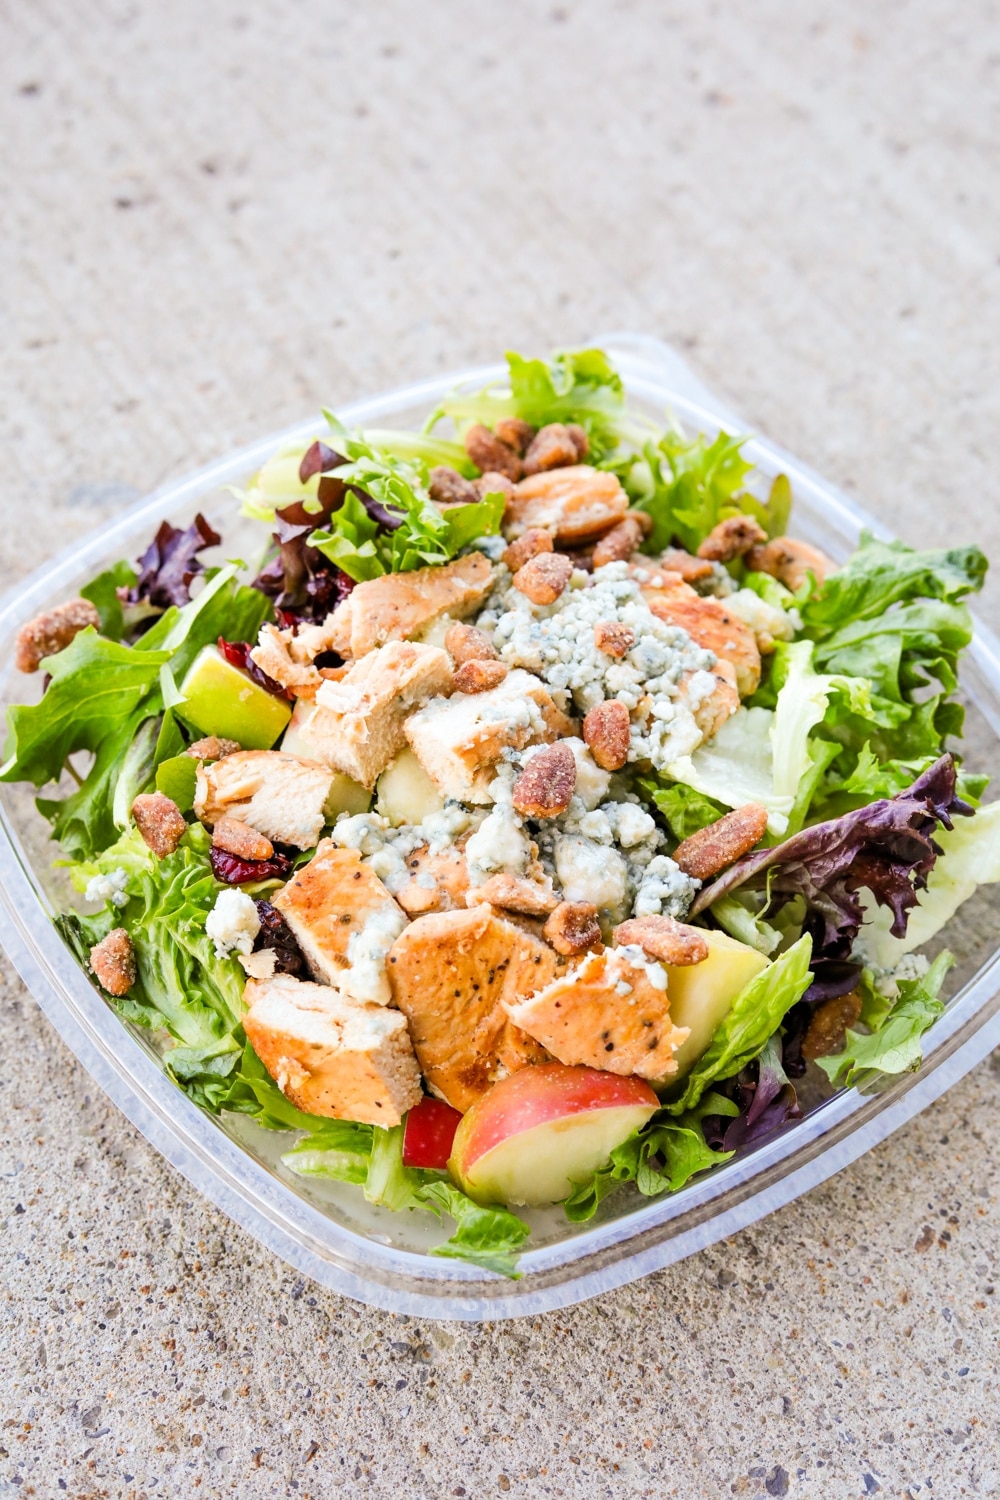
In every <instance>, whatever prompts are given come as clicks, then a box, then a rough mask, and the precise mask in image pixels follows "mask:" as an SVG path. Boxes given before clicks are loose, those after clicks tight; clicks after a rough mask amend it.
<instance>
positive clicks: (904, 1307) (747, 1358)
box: [0, 0, 1000, 1500]
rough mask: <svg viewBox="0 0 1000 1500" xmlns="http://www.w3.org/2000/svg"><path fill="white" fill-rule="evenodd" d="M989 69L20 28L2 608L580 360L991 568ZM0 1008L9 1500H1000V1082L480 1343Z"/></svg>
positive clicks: (935, 56) (625, 43)
mask: <svg viewBox="0 0 1000 1500" xmlns="http://www.w3.org/2000/svg"><path fill="white" fill-rule="evenodd" d="M998 20H1000V17H998V12H997V9H996V5H995V4H994V3H992V0H969V3H967V4H965V5H962V6H955V5H951V4H944V3H943V0H921V3H912V4H903V3H891V4H885V5H882V6H872V5H870V4H867V5H866V4H862V3H860V0H843V3H842V4H840V5H839V6H836V7H834V6H819V5H803V6H796V7H791V6H789V5H784V4H779V3H777V0H763V3H760V4H756V5H753V6H751V5H748V4H744V5H739V6H722V5H714V4H713V5H699V4H695V3H693V0H685V3H679V4H671V5H669V6H663V5H654V4H652V3H634V0H633V3H629V0H623V3H618V4H600V3H597V0H584V3H580V4H572V5H565V6H545V5H530V4H527V3H523V0H522V3H514V4H508V5H505V6H503V7H500V6H489V5H486V4H484V3H479V4H463V3H459V0H440V3H438V4H435V5H433V6H432V5H423V6H420V7H416V6H412V5H410V6H407V5H404V4H402V3H400V0H386V3H383V4H381V5H379V6H377V7H376V6H348V5H346V4H343V3H334V4H325V5H324V4H321V3H319V0H296V3H289V4H286V5H281V6H279V5H276V4H274V3H273V0H265V3H261V4H257V5H254V6H250V5H246V4H244V3H242V0H220V3H218V4H216V5H212V6H206V5H196V4H194V3H191V0H172V3H171V4H170V5H169V6H154V5H152V4H149V3H146V0H139V3H130V0H83V3H82V4H79V5H75V6H69V5H66V4H60V3H59V0H41V3H36V4H33V5H31V6H20V7H16V8H15V7H9V8H8V9H7V10H6V11H4V12H2V13H0V27H2V28H3V45H2V46H0V132H2V134H0V139H2V140H3V142H4V151H3V153H2V156H0V185H2V201H3V204H4V208H3V218H2V226H3V228H2V234H0V326H2V329H3V354H4V357H3V360H2V362H0V441H2V451H3V475H4V485H3V494H2V499H0V507H2V517H3V521H4V525H3V528H2V533H0V558H2V562H3V572H4V581H5V582H11V581H13V580H14V579H15V578H16V577H17V576H18V575H19V574H21V573H23V572H26V571H27V570H29V569H30V568H32V567H34V566H35V565H37V564H38V563H39V562H41V561H42V560H43V559H44V558H45V557H46V556H47V555H49V554H50V553H51V552H53V551H54V550H56V549H57V548H58V547H61V546H62V545H64V543H65V542H66V540H67V538H70V537H72V536H73V535H77V534H82V533H84V532H85V531H88V530H89V529H91V528H92V527H93V526H95V525H96V524H98V523H99V522H101V521H102V520H103V519H105V518H106V517H107V516H108V515H110V514H112V513H113V511H114V510H115V508H116V507H117V506H118V505H120V504H121V503H122V502H123V501H125V500H127V499H128V498H129V497H131V496H133V495H135V494H136V493H138V492H140V491H142V490H145V489H147V488H150V487H151V486H153V485H154V484H156V483H158V482H159V481H161V480H162V479H164V478H165V477H168V476H170V475H174V474H178V473H180V472H182V471H183V470H184V469H186V468H188V467H191V466H192V465H194V464H195V463H198V462H200V461H203V460H205V459H208V458H210V457H212V456H213V455H215V454H217V453H220V452H223V451H225V450H226V449H228V448H229V447H231V446H232V445H234V444H235V443H237V442H241V441H245V440H248V439H250V438H252V437H254V436H256V435H258V434H259V433H260V432H262V431H267V430H270V429H272V428H275V427H277V426H280V425H281V424H282V423H285V422H288V421H290V420H293V419H295V418H296V417H298V416H300V415H301V414H302V413H303V412H305V411H307V410H310V409H312V408H313V407H315V405H316V404H317V403H318V401H319V400H325V401H329V402H333V403H335V402H337V401H341V400H344V399H346V398H348V397H349V396H351V395H354V394H356V393H359V392H362V391H366V390H372V389H377V388H379V387H380V386H383V385H385V384H387V383H390V382H391V383H394V384H395V383H401V382H403V381H405V380H407V379H410V378H413V377H415V376H417V375H419V374H421V373H424V372H426V371H429V370H437V369H442V368H446V367H450V366H454V365H456V364H460V363H463V362H466V361H471V360H478V359H482V358H487V357H492V356H493V355H494V354H495V352H496V351H497V350H498V349H499V348H502V347H506V346H510V345H513V346H528V347H532V348H537V347H544V346H547V345H550V344H552V343H556V342H572V341H576V340H579V339H581V338H583V337H586V336H587V335H588V334H589V333H590V332H592V331H593V330H594V329H596V328H599V327H602V326H603V327H611V326H617V327H623V326H631V327H634V328H638V329H640V330H648V331H651V332H654V333H657V334H660V335H662V336H665V337H667V338H670V339H672V340H674V341H675V342H677V343H678V344H679V345H680V346H682V347H683V348H684V349H685V350H686V351H687V353H688V355H689V357H690V359H691V360H692V362H693V363H694V364H695V366H696V367H697V368H698V369H699V370H700V372H701V373H702V374H703V375H704V376H705V378H706V379H707V380H708V381H709V382H710V383H711V384H713V385H714V386H715V387H716V388H718V389H719V390H720V391H721V392H722V393H724V394H725V395H726V396H727V397H728V398H729V399H730V400H731V401H732V402H733V403H734V404H735V405H737V406H738V407H739V409H740V410H742V411H744V412H746V413H747V415H748V417H749V419H750V420H751V421H752V422H754V423H756V424H758V426H759V427H760V428H761V429H762V430H764V431H766V432H768V433H770V434H771V435H772V436H774V437H776V438H778V439H779V440H780V441H782V442H784V443H785V444H786V445H787V446H788V447H790V448H791V449H792V450H793V451H796V452H798V453H799V454H800V455H801V456H802V457H804V458H806V459H807V460H809V461H811V462H812V463H813V464H814V465H815V466H816V467H818V468H819V469H821V470H823V471H825V472H827V473H829V474H830V475H831V476H832V477H833V478H835V479H836V480H838V481H839V482H840V483H842V484H844V485H845V486H847V487H848V488H849V489H850V490H852V491H854V492H855V493H857V494H859V495H860V496H862V497H864V499H865V500H866V501H867V503H868V504H869V505H871V506H873V507H874V508H876V509H877V510H878V511H879V512H880V514H881V515H883V516H884V517H885V518H886V519H887V520H888V521H889V522H890V523H891V524H892V525H893V526H894V527H896V528H897V529H898V530H899V531H901V532H902V533H903V534H904V535H905V536H906V537H907V538H908V539H910V540H912V541H920V542H928V543H929V542H942V541H945V540H948V539H951V538H955V537H958V536H963V537H976V538H977V539H979V540H980V541H981V542H982V543H983V544H984V545H986V546H988V547H991V548H992V551H993V555H994V557H1000V509H998V505H997V498H996V477H995V462H994V451H995V446H996V432H997V428H998V419H1000V409H998V406H1000V402H998V387H997V382H996V378H995V371H996V345H997V341H998V333H1000V314H998V307H1000V298H998V292H1000V268H998V267H1000V239H998V219H997V214H996V201H997V193H998V186H1000V160H998V155H1000V151H998V144H997V143H998V141H1000V119H998V114H1000V110H998V103H1000V86H998V85H1000V42H998V35H1000V33H998ZM985 610H986V613H987V616H988V617H989V618H991V619H992V621H993V623H994V624H996V623H997V619H998V615H1000V592H998V585H997V583H996V582H994V583H993V584H992V585H991V587H990V589H989V590H988V592H987V595H986V601H985ZM0 1004H2V1017H3V1024H2V1029H0V1136H2V1144H0V1218H2V1224H3V1229H2V1238H0V1263H2V1267H3V1283H2V1296H0V1309H2V1313H0V1423H2V1426H0V1495H12V1496H14V1495H16V1496H28V1495H34V1496H44V1497H49V1496H52V1497H58V1496H60V1495H63V1494H69V1495H73V1496H79V1497H84V1496H86V1497H96V1496H123V1497H126V1496H127V1497H130V1500H141V1497H143V1496H145V1497H148V1500H153V1497H160V1496H181V1497H188V1496H194V1495H198V1496H205V1497H209V1496H236V1495H238V1496H239V1497H241V1500H254V1497H258V1496H260V1497H268V1500H270V1497H273V1496H278V1495H294V1496H299V1497H301V1500H306V1497H307V1496H311V1497H313V1500H319V1497H324V1496H327V1495H332V1494H335V1493H341V1492H346V1493H352V1494H353V1493H371V1494H374V1495H385V1496H404V1495H405V1496H414V1497H438V1496H453V1495H454V1496H470V1497H472V1496H480V1495H490V1494H494V1493H507V1492H510V1493H512V1494H514V1495H523V1496H525V1497H536V1496H543V1495H554V1496H558V1495H566V1496H581V1497H588V1500H590V1497H597V1496H609V1497H615V1500H618V1497H626V1496H629V1497H630V1496H654V1497H659V1496H678V1497H681V1500H700V1497H706V1500H715V1497H719V1496H724V1495H730V1494H732V1495H737V1496H745V1497H748V1500H763V1497H766V1496H782V1495H789V1496H795V1497H808V1500H840V1497H854V1496H863V1495H870V1494H884V1495H892V1496H910V1497H916V1496H920V1497H921V1500H927V1497H938V1500H942V1497H947V1500H951V1497H953V1496H959V1495H976V1496H980V1495H990V1494H995V1493H998V1492H1000V1450H998V1444H997V1436H996V1423H995V1420H994V1412H995V1408H996V1396H997V1334H998V1321H1000V1320H998V1317H997V1308H996V1304H997V1301H998V1300H1000V1299H998V1298H997V1297H996V1296H995V1295H994V1285H995V1281H994V1278H995V1277H996V1276H997V1273H998V1267H997V1251H998V1246H1000V1237H998V1211H1000V1210H998V1201H1000V1178H998V1169H997V1165H996V1162H997V1159H998V1156H997V1145H998V1143H1000V1126H998V1123H997V1121H998V1102H1000V1072H998V1069H997V1067H996V1065H995V1062H990V1063H986V1064H984V1065H983V1066H981V1067H980V1068H978V1069H977V1070H976V1072H975V1073H974V1074H973V1075H971V1076H970V1077H969V1078H968V1079H966V1081H965V1082H964V1083H962V1084H961V1085H960V1086H958V1087H957V1088H955V1089H954V1090H953V1091H952V1093H951V1094H950V1095H949V1096H948V1097H947V1098H945V1099H944V1100H943V1101H942V1102H941V1103H939V1104H938V1105H936V1106H935V1107H934V1108H933V1109H931V1110H930V1111H929V1112H928V1113H927V1114H926V1115H925V1116H923V1117H922V1118H921V1119H920V1120H918V1121H917V1122H915V1123H914V1124H912V1125H911V1126H909V1127H908V1128H907V1129H906V1130H903V1131H901V1132H900V1133H899V1134H897V1135H896V1136H895V1137H894V1138H893V1139H892V1140H891V1141H889V1142H888V1143H887V1144H886V1145H884V1146H883V1147H881V1148H880V1149H879V1150H877V1151H876V1152H874V1153H872V1154H871V1155H870V1156H869V1157H868V1158H866V1159H865V1160H864V1161H862V1162H861V1163H859V1164H858V1165H856V1166H855V1167H853V1168H851V1169H850V1170H849V1171H846V1172H844V1173H843V1174H842V1175H841V1176H840V1177H839V1178H837V1179H836V1180H835V1181H833V1182H831V1183H829V1184H828V1185H827V1186H825V1187H824V1188H822V1189H820V1190H818V1191H816V1192H814V1193H813V1194H811V1195H810V1196H809V1197H808V1198H806V1199H804V1200H802V1201H800V1202H798V1203H797V1204H795V1205H793V1206H792V1207H790V1208H788V1209H785V1210H784V1211H783V1212H781V1213H779V1214H777V1215H775V1216H774V1217H773V1218H772V1219H770V1220H769V1221H767V1222H766V1223H763V1224H761V1225H759V1226H758V1227H756V1228H755V1229H753V1230H750V1231H747V1232H745V1233H743V1234H741V1235H739V1236H738V1237H737V1238H735V1239H734V1240H732V1241H731V1242H729V1243H726V1244H722V1245H719V1246H718V1247H716V1248H715V1249H714V1250H712V1251H710V1252H708V1253H705V1254H703V1255H700V1256H698V1257H697V1258H695V1259H692V1260H690V1261H688V1262H686V1263H685V1264H683V1265H681V1266H679V1267H677V1268H675V1269H673V1270H671V1271H669V1272H666V1273H663V1274H660V1275H657V1276H654V1277H651V1278H650V1279H649V1280H647V1281H645V1282H643V1283H641V1284H639V1285H637V1286H633V1287H629V1288H626V1289H624V1290H622V1291H619V1292H616V1293H614V1294H613V1295H610V1296H608V1297H605V1298H604V1299H603V1300H602V1301H601V1302H599V1303H591V1304H588V1305H585V1306H582V1307H579V1308H576V1309H574V1310H572V1311H570V1312H567V1313H563V1314H559V1315H553V1316H550V1317H546V1318H540V1319H538V1320H536V1321H533V1322H518V1323H510V1324H504V1325H497V1326H493V1327H489V1326H487V1327H469V1326H464V1325H457V1324H451V1325H449V1324H431V1323H422V1322H412V1321H407V1320H406V1319H403V1318H392V1317H389V1316H387V1315H384V1314H381V1313H377V1312H371V1311H368V1310H366V1309H365V1308H363V1307H360V1306H356V1305H354V1304H352V1303H349V1302H345V1301H342V1300H340V1299H339V1298H337V1297H335V1296H333V1295H330V1294H327V1293H324V1292H321V1291H319V1290H318V1289H317V1288H315V1287H313V1286H311V1285H309V1284H306V1283H303V1282H302V1281H301V1280H298V1279H297V1278H296V1276H295V1275H293V1274H291V1273H290V1272H289V1271H288V1270H287V1269H286V1268H285V1267H284V1266H283V1265H281V1264H279V1263H278V1262H276V1261H275V1260H273V1259H272V1258H271V1257H270V1256H269V1255H268V1254H266V1253H265V1252H263V1251H262V1250H261V1249H260V1248H259V1247H258V1246H257V1244H256V1243H255V1242H254V1241H253V1240H251V1239H250V1238H248V1236H247V1235H245V1234H244V1233H242V1232H241V1231H238V1230H236V1229H235V1228H234V1227H233V1226H232V1225H231V1224H230V1223H228V1222H227V1221H226V1220H224V1219H222V1218H221V1217H220V1215H219V1214H218V1213H216V1212H215V1210H213V1209H212V1208H211V1207H210V1206H209V1205H207V1204H206V1203H205V1202H204V1201H203V1200H202V1199H200V1198H199V1197H197V1196H196V1195H195V1194H193V1193H192V1191H191V1190H190V1189H189V1188H188V1186H187V1184H186V1183H185V1182H184V1181H183V1180H182V1179H180V1178H179V1177H178V1176H176V1175H175V1174H174V1173H173V1172H172V1171H171V1170H170V1169H168V1168H167V1167H166V1166H165V1165H164V1164H163V1163H162V1162H161V1161H160V1159H159V1158H158V1156H157V1155H156V1154H155V1152H153V1151H152V1150H151V1149H150V1148H149V1147H148V1146H147V1145H146V1143H145V1142H144V1141H143V1140H142V1139H141V1138H140V1137H139V1136H138V1135H137V1134H136V1133H135V1131H133V1130H132V1129H131V1127H130V1126H128V1125H127V1124H126V1123H125V1122H124V1121H123V1119H122V1118H121V1117H120V1116H119V1115H118V1114H117V1113H116V1112H115V1111H114V1110H113V1109H112V1108H111V1107H110V1106H109V1105H108V1104H107V1103H106V1102H105V1100H104V1099H103V1097H102V1096H101V1095H100V1094H99V1093H98V1092H97V1091H96V1089H95V1088H94V1086H93V1085H92V1083H91V1082H90V1080H89V1079H88V1077H87V1076H86V1074H85V1073H84V1072H83V1071H82V1069H80V1068H79V1067H78V1066H77V1065H76V1064H75V1062H74V1061H73V1059H72V1058H71V1057H70V1055H69V1054H68V1053H67V1051H66V1050H65V1048H64V1047H63V1046H62V1044H61V1043H60V1042H59V1041H58V1039H57V1038H56V1037H55V1035H54V1034H53V1033H52V1031H51V1030H50V1028H49V1027H48V1025H47V1023H46V1022H45V1021H44V1020H43V1019H42V1018H41V1015H40V1013H39V1012H38V1010H37V1009H36V1007H35V1005H34V1003H33V1002H32V1000H31V999H30V997H29V996H28V995H27V994H26V992H25V991H24V989H23V988H22V987H21V986H20V984H19V983H18V981H17V980H16V979H15V978H14V977H13V976H12V975H11V974H10V972H9V969H8V970H5V979H4V985H3V993H2V997H0Z"/></svg>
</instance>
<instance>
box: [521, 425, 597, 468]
mask: <svg viewBox="0 0 1000 1500" xmlns="http://www.w3.org/2000/svg"><path fill="white" fill-rule="evenodd" d="M584 438H586V433H584ZM580 457H581V455H580V452H579V447H578V440H577V439H575V438H574V436H573V434H572V433H571V432H570V430H569V428H568V427H564V426H563V424H562V422H550V423H549V424H548V426H547V427H542V428H540V429H539V431H538V432H537V433H536V434H535V436H534V437H533V438H532V440H531V445H530V447H529V448H528V451H527V453H526V454H525V455H524V472H525V474H541V473H543V472H544V471H545V470H547V469H565V468H568V466H569V465H570V464H575V463H579V461H580Z"/></svg>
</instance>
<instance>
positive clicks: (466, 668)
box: [452, 658, 507, 693]
mask: <svg viewBox="0 0 1000 1500" xmlns="http://www.w3.org/2000/svg"><path fill="white" fill-rule="evenodd" d="M506 676H507V663H506V662H502V661H484V660H482V658H477V659H475V660H473V661H464V662H463V663H462V665H461V666H460V667H458V668H457V669H456V671H455V675H454V677H453V678H452V685H453V686H454V689H455V692H456V693H488V692H489V690H490V688H495V687H499V686H500V684H501V682H503V680H504V678H505V677H506Z"/></svg>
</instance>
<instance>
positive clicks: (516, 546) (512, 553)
mask: <svg viewBox="0 0 1000 1500" xmlns="http://www.w3.org/2000/svg"><path fill="white" fill-rule="evenodd" d="M554 551H555V548H554V547H553V545H552V535H551V533H550V532H548V531H543V530H542V529H541V527H540V526H529V528H528V530H527V531H525V532H524V533H523V534H522V535H521V536H519V537H518V538H517V541H516V542H511V544H510V546H509V547H508V548H507V551H506V552H505V553H504V555H503V561H504V562H505V563H506V564H507V566H508V568H509V569H510V571H511V572H512V573H516V572H517V570H518V568H523V567H524V565H525V563H526V562H530V561H531V559H532V558H533V557H538V555H539V554H540V553H542V552H554Z"/></svg>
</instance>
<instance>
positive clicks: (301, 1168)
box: [281, 1120, 375, 1184]
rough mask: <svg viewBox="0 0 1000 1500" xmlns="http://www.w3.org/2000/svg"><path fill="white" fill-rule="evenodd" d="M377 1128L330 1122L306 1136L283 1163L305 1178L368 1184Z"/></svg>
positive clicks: (351, 1122) (298, 1142)
mask: <svg viewBox="0 0 1000 1500" xmlns="http://www.w3.org/2000/svg"><path fill="white" fill-rule="evenodd" d="M374 1131H375V1127H374V1125H360V1124H358V1123H357V1121H355V1120H326V1121H324V1122H323V1123H321V1124H318V1126H317V1129H316V1130H315V1131H313V1132H312V1133H311V1134H310V1135H307V1136H303V1138H302V1139H301V1140H299V1141H296V1143H295V1145H294V1146H293V1147H292V1149H291V1150H290V1151H286V1152H285V1154H284V1155H283V1156H282V1158H281V1160H282V1161H283V1162H284V1164H285V1166H286V1167H289V1168H291V1170H292V1171H293V1172H297V1173H299V1175H300V1176H302V1177H332V1178H335V1179H337V1180H338V1181H340V1182H354V1183H359V1184H360V1183H364V1182H365V1180H366V1178H367V1177H368V1169H369V1165H370V1162H371V1155H372V1145H373V1135H374Z"/></svg>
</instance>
